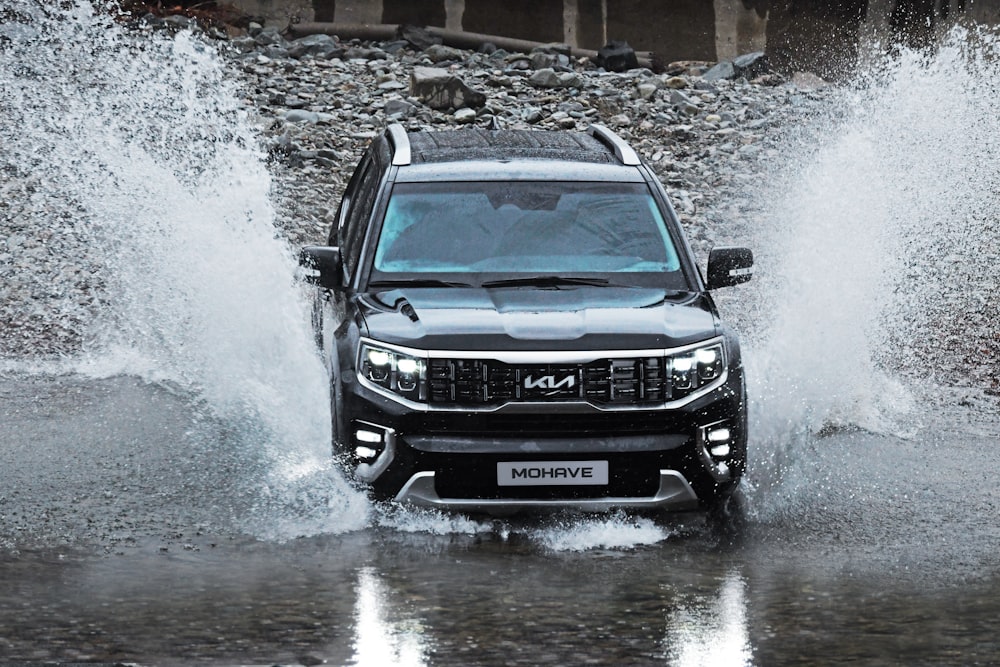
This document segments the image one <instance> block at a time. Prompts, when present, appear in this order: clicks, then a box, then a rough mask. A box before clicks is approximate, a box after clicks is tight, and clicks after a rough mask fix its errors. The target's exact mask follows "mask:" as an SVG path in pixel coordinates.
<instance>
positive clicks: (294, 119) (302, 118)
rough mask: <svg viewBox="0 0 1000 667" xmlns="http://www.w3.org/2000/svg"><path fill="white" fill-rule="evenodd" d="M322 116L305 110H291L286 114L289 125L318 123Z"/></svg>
mask: <svg viewBox="0 0 1000 667" xmlns="http://www.w3.org/2000/svg"><path fill="white" fill-rule="evenodd" d="M319 119H320V116H319V114H318V113H316V112H315V111H305V110H303V109H291V110H290V111H289V112H288V113H286V114H285V121H287V122H289V123H318V122H319Z"/></svg>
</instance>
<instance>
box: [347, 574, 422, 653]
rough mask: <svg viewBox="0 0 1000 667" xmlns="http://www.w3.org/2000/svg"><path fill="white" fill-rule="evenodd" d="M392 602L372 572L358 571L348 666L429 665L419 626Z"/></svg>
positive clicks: (385, 589) (387, 589)
mask: <svg viewBox="0 0 1000 667" xmlns="http://www.w3.org/2000/svg"><path fill="white" fill-rule="evenodd" d="M393 602H394V601H393V600H392V598H391V592H390V591H389V587H388V586H387V585H386V584H385V582H384V581H382V579H381V578H380V577H379V574H378V572H376V570H375V568H373V567H363V568H361V569H360V570H358V588H357V602H356V603H355V607H354V622H355V639H354V657H353V659H352V661H351V662H352V664H355V665H363V666H364V665H373V666H375V667H383V666H384V665H397V666H399V667H424V666H426V665H429V664H430V661H429V659H428V654H429V653H430V643H429V641H428V639H427V637H426V635H425V634H424V628H423V625H422V624H421V622H420V621H419V620H417V619H416V618H413V617H410V618H407V617H406V616H405V615H404V614H402V613H401V612H402V610H401V609H400V605H398V604H393ZM397 616H400V617H399V618H397Z"/></svg>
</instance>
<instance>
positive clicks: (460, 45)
mask: <svg viewBox="0 0 1000 667" xmlns="http://www.w3.org/2000/svg"><path fill="white" fill-rule="evenodd" d="M288 30H289V32H290V33H291V34H292V35H293V36H295V37H304V36H306V35H336V36H337V37H339V38H340V39H342V40H349V39H361V40H368V41H373V42H388V41H392V40H394V39H396V36H397V34H398V31H399V25H397V24H394V23H295V24H293V25H291V26H289V28H288ZM424 30H426V31H427V32H428V33H429V34H430V35H433V36H435V37H440V38H441V42H442V43H443V44H444V45H445V46H451V47H454V48H456V49H469V50H472V51H476V50H478V49H479V48H480V47H481V46H482V45H483V44H486V43H490V44H493V45H494V46H496V47H497V48H498V49H503V50H504V51H512V52H516V53H531V51H532V49H535V48H538V47H540V46H546V43H545V42H534V41H532V40H529V39H517V38H515V37H501V36H500V35H484V34H482V33H478V32H464V31H462V30H448V29H446V28H435V27H427V28H424ZM569 53H570V55H571V56H572V57H574V58H595V57H596V56H597V51H592V50H590V49H579V48H576V47H574V48H571V49H569ZM635 55H636V57H637V58H638V60H639V66H640V67H650V68H652V67H653V53H652V52H650V51H636V52H635Z"/></svg>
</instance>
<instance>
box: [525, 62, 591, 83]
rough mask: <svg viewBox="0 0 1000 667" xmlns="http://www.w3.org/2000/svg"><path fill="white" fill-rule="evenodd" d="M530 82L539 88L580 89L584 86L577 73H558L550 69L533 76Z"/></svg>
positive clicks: (529, 79)
mask: <svg viewBox="0 0 1000 667" xmlns="http://www.w3.org/2000/svg"><path fill="white" fill-rule="evenodd" d="M528 82H529V83H530V84H531V85H533V86H537V87H539V88H579V87H580V86H581V85H582V80H581V79H580V76H579V75H578V74H577V73H576V72H556V71H555V70H554V69H552V68H548V67H547V68H545V69H540V70H538V71H537V72H535V73H534V74H532V75H531V76H530V77H529V78H528Z"/></svg>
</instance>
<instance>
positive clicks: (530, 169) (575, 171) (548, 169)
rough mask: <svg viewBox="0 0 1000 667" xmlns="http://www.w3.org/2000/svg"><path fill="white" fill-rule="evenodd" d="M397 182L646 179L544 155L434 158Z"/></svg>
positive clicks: (402, 173) (616, 168)
mask: <svg viewBox="0 0 1000 667" xmlns="http://www.w3.org/2000/svg"><path fill="white" fill-rule="evenodd" d="M395 180H396V182H397V183H427V182H433V181H496V180H506V181H594V182H608V183H642V182H643V181H644V179H643V176H642V174H641V173H640V172H639V170H638V169H635V168H634V167H632V168H629V167H622V166H621V165H613V164H594V163H593V162H569V161H565V160H544V159H530V158H523V159H516V160H508V159H500V160H463V161H455V162H432V163H429V164H417V165H413V166H410V167H405V168H402V169H400V170H399V171H398V172H397V173H396V178H395Z"/></svg>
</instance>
